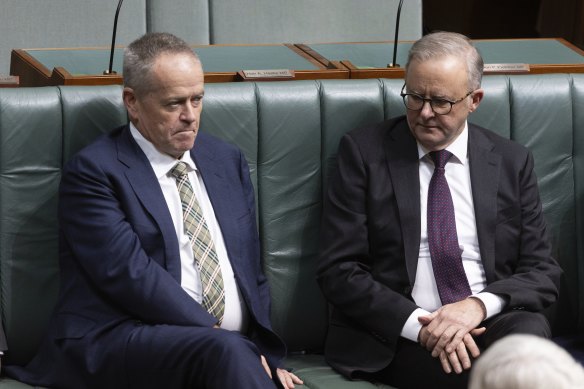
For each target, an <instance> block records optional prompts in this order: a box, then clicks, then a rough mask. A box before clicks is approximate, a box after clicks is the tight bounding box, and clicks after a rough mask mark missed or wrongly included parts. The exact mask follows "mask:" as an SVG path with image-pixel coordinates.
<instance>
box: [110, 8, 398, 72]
mask: <svg viewBox="0 0 584 389" xmlns="http://www.w3.org/2000/svg"><path fill="white" fill-rule="evenodd" d="M402 1H403V0H402ZM123 2H124V0H120V1H119V2H118V9H117V10H116V16H115V18H114V31H113V34H112V47H111V52H110V60H109V68H108V70H105V71H104V72H103V74H106V75H107V74H117V72H114V71H113V70H112V67H113V64H114V48H115V45H116V32H117V30H118V16H119V14H120V8H121V7H122V3H123Z"/></svg>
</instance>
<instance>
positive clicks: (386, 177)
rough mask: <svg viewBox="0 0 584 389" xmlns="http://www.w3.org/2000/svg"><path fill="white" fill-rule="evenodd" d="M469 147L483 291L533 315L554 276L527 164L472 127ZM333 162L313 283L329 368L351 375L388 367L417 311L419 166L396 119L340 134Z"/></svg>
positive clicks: (520, 150)
mask: <svg viewBox="0 0 584 389" xmlns="http://www.w3.org/2000/svg"><path fill="white" fill-rule="evenodd" d="M468 147H469V154H468V155H469V164H470V175H471V184H472V196H473V200H474V207H475V216H476V223H477V231H478V239H479V245H480V252H481V259H482V262H483V266H484V270H485V275H486V281H487V284H488V285H487V287H486V288H485V290H484V291H485V292H491V293H495V294H498V295H500V296H503V297H504V298H505V299H506V300H507V301H508V305H507V308H509V309H527V310H530V311H540V310H542V309H544V308H545V307H547V306H548V305H550V304H551V303H553V302H554V301H555V300H556V298H557V296H558V284H559V276H560V273H561V270H560V269H559V267H558V265H557V263H556V262H555V260H554V259H553V258H552V257H551V248H550V243H549V240H548V237H547V233H546V224H545V221H544V218H543V215H542V206H541V201H540V198H539V192H538V188H537V179H536V177H535V174H534V172H533V157H532V156H531V154H530V152H529V151H528V150H527V149H526V148H524V147H523V146H521V145H519V144H517V143H515V142H512V141H510V140H508V139H505V138H502V137H500V136H498V135H496V134H494V133H493V132H491V131H488V130H486V129H483V128H480V127H478V126H475V125H472V124H469V146H468ZM337 162H338V165H337V170H336V172H335V173H334V174H333V176H332V178H331V181H330V185H329V188H328V191H327V195H326V200H325V208H324V217H323V225H322V229H321V242H322V250H321V259H320V263H319V268H318V281H319V284H320V286H321V289H322V291H323V293H324V295H325V296H326V298H327V299H328V301H329V302H330V303H331V305H332V306H333V312H332V317H331V321H330V326H329V333H328V337H327V341H326V347H325V353H326V358H327V361H328V362H329V363H330V364H331V365H332V366H333V367H334V368H336V369H337V370H339V371H340V372H342V373H343V374H345V375H347V376H350V375H351V374H352V373H353V372H354V371H355V370H361V371H367V372H374V371H379V370H380V369H382V368H384V367H386V366H387V365H388V364H389V363H390V362H391V360H392V358H393V355H394V350H395V346H396V343H397V341H398V338H399V336H400V332H401V330H402V328H403V325H404V323H405V322H406V320H407V318H408V317H409V316H410V314H411V313H412V312H413V311H414V310H415V309H416V308H417V306H416V304H415V303H414V301H413V300H412V297H411V291H412V288H413V285H414V281H415V276H416V267H417V263H418V253H419V247H420V228H421V227H420V183H419V167H418V166H419V165H418V164H419V161H418V151H417V146H416V141H415V139H414V137H413V135H412V134H411V132H410V130H409V128H408V125H407V122H406V120H405V117H398V118H395V119H392V120H389V121H385V122H383V123H380V124H377V125H374V126H371V127H367V128H363V129H359V130H355V131H352V132H350V133H348V134H346V135H345V136H344V137H343V138H342V140H341V143H340V147H339V153H338V160H337ZM469 195H470V193H469Z"/></svg>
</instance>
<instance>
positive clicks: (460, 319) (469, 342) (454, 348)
mask: <svg viewBox="0 0 584 389" xmlns="http://www.w3.org/2000/svg"><path fill="white" fill-rule="evenodd" d="M484 318H485V309H484V306H483V303H482V301H480V300H479V299H476V298H467V299H465V300H462V301H459V302H457V303H454V304H448V305H445V306H443V307H441V308H440V309H438V310H437V311H435V312H432V313H431V314H430V315H427V316H420V317H419V318H418V320H419V321H420V323H421V324H422V326H423V327H422V329H421V330H420V334H419V337H418V338H419V341H420V344H421V345H422V346H423V347H425V348H426V349H427V350H428V351H431V352H432V356H433V357H435V358H436V357H439V358H440V363H441V364H442V368H443V369H444V371H445V372H447V373H450V372H451V371H453V370H454V371H455V372H456V373H461V372H462V370H463V369H469V368H470V366H471V359H470V356H472V357H473V358H476V357H478V356H479V355H480V350H479V348H478V346H477V345H476V343H475V341H474V338H473V336H478V335H480V334H482V333H483V332H484V331H485V328H476V327H477V326H478V325H479V324H480V323H481V322H482V321H483V320H484ZM469 353H470V355H469Z"/></svg>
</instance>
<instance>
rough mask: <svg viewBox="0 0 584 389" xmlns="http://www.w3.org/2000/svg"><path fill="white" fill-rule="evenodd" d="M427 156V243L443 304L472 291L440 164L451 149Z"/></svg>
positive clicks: (468, 294) (449, 154) (443, 162)
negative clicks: (429, 170)
mask: <svg viewBox="0 0 584 389" xmlns="http://www.w3.org/2000/svg"><path fill="white" fill-rule="evenodd" d="M430 157H431V158H432V160H433V161H434V174H433V175H432V179H431V180H430V187H429V188H428V245H429V247H430V257H431V258H432V269H433V270H434V278H435V279H436V286H437V287H438V293H439V294H440V300H441V301H442V304H444V305H445V304H450V303H454V302H457V301H460V300H463V299H465V298H467V297H468V296H470V295H471V294H472V293H471V291H470V286H469V284H468V280H467V278H466V274H465V272H464V268H463V266H462V257H461V254H462V250H461V249H460V247H459V245H458V235H457V234H456V220H455V218H454V205H453V204H452V196H451V195H450V189H449V188H448V182H447V181H446V176H445V175H444V173H445V171H444V166H445V165H446V162H448V160H449V159H450V157H452V153H450V152H449V151H446V150H440V151H432V152H430Z"/></svg>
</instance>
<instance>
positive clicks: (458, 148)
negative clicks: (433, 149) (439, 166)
mask: <svg viewBox="0 0 584 389" xmlns="http://www.w3.org/2000/svg"><path fill="white" fill-rule="evenodd" d="M416 143H417V145H418V158H420V159H422V158H424V157H425V156H426V155H428V153H429V152H430V150H428V149H426V148H425V147H424V146H422V145H421V144H420V142H417V141H416ZM446 150H448V151H450V152H451V153H452V155H453V156H454V157H456V159H457V160H458V162H459V163H461V164H463V165H466V161H467V156H468V122H467V121H465V122H464V128H463V129H462V132H461V133H460V135H458V136H457V137H456V139H455V140H454V142H452V143H451V144H450V145H449V146H448V147H446Z"/></svg>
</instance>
